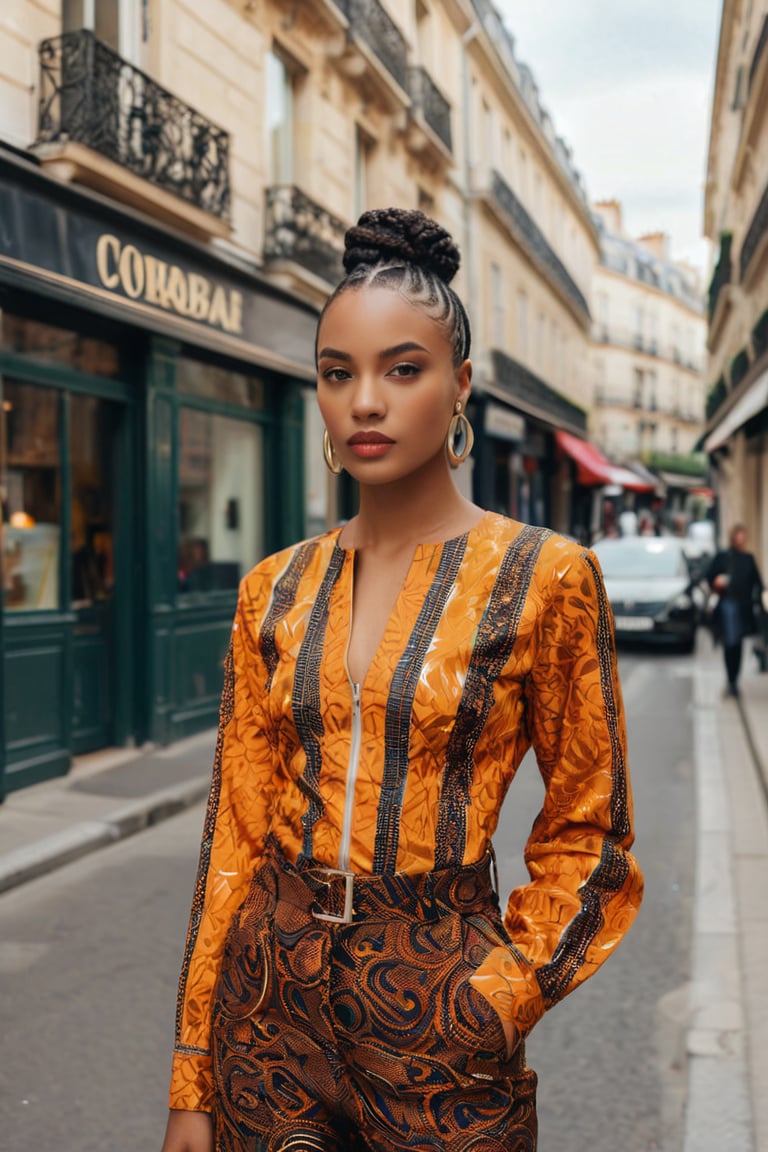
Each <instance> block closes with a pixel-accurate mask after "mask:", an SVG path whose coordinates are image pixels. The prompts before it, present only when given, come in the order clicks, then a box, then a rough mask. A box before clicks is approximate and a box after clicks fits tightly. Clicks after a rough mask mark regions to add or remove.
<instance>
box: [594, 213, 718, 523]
mask: <svg viewBox="0 0 768 1152" xmlns="http://www.w3.org/2000/svg"><path fill="white" fill-rule="evenodd" d="M595 214H596V218H597V220H598V228H599V233H600V247H601V258H600V263H599V264H598V265H597V266H596V268H595V274H594V289H593V299H594V310H595V315H594V323H593V329H592V331H593V340H594V372H595V394H594V409H593V418H592V425H591V430H592V435H593V438H594V440H595V442H596V443H597V444H598V446H599V447H600V448H601V449H602V450H603V451H604V452H605V453H606V454H607V455H608V456H610V458H611V459H612V460H616V461H618V462H622V463H632V462H637V461H639V462H641V463H644V464H645V465H647V466H650V467H651V468H653V470H654V471H655V473H656V474H657V475H658V476H659V479H660V488H666V489H670V488H671V489H673V492H674V495H673V498H672V500H671V506H672V507H673V508H674V507H675V505H676V504H677V505H678V506H679V505H681V504H684V500H682V499H681V497H682V496H683V495H684V493H685V491H686V489H695V488H698V487H701V486H702V485H703V482H704V479H705V464H704V462H703V460H702V459H696V458H694V450H695V449H696V447H697V442H698V441H699V439H700V437H701V429H702V425H703V421H704V374H703V370H704V361H705V339H706V319H705V316H704V308H703V297H702V291H701V284H700V277H699V274H698V273H697V272H696V270H695V269H692V268H689V267H687V266H686V265H682V264H678V263H674V262H673V261H672V260H671V259H670V257H669V251H668V240H667V238H666V236H665V235H663V234H657V235H653V236H645V237H641V238H640V239H639V240H632V239H630V238H629V237H628V236H627V235H626V234H625V232H624V228H623V224H622V214H621V205H620V204H619V203H618V202H617V201H606V202H603V203H598V204H596V205H595Z"/></svg>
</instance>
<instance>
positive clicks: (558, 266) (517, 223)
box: [491, 172, 589, 318]
mask: <svg viewBox="0 0 768 1152" xmlns="http://www.w3.org/2000/svg"><path fill="white" fill-rule="evenodd" d="M491 192H492V195H493V198H494V200H495V201H496V203H497V204H498V205H499V207H500V208H501V209H502V211H503V212H504V214H505V215H506V216H507V217H508V218H509V220H510V221H511V222H512V224H513V226H514V228H515V229H516V230H517V231H518V232H520V233H521V236H522V239H523V241H524V243H525V244H526V246H527V247H528V249H529V251H530V252H531V254H532V255H533V257H534V259H536V260H537V261H538V263H539V264H540V265H542V266H543V268H544V270H545V271H546V272H547V273H548V275H549V277H550V279H552V280H554V281H555V283H556V284H558V285H559V287H560V290H561V291H562V292H563V293H564V294H565V295H566V296H567V297H568V299H569V300H570V301H571V302H572V303H573V304H574V305H575V306H576V308H578V309H579V310H580V311H581V312H582V313H583V314H584V315H585V316H586V317H587V318H589V305H588V304H587V301H586V298H585V296H584V294H583V293H582V291H581V289H580V288H579V287H578V285H577V284H576V283H575V281H574V280H573V277H572V276H571V274H570V272H569V271H568V269H567V268H566V267H565V265H564V264H563V262H562V260H561V259H560V257H559V256H558V255H556V253H555V252H554V251H553V249H552V248H551V247H550V244H549V241H548V240H547V238H546V237H545V236H544V233H543V232H542V231H541V229H540V228H539V226H538V224H536V222H535V221H534V220H533V219H532V218H531V216H529V214H528V212H527V211H526V209H525V208H524V207H523V205H522V204H521V202H520V201H519V200H518V198H517V196H516V195H515V193H514V192H513V191H512V189H511V188H510V187H509V185H508V184H507V182H506V180H505V179H504V177H503V176H500V175H499V173H498V172H494V173H493V175H492V178H491Z"/></svg>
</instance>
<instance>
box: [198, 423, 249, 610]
mask: <svg viewBox="0 0 768 1152" xmlns="http://www.w3.org/2000/svg"><path fill="white" fill-rule="evenodd" d="M262 460H263V449H262V430H261V428H260V427H259V426H258V425H257V424H253V423H250V422H247V421H242V420H235V419H230V418H229V417H226V416H218V415H213V414H211V413H208V412H203V411H198V410H196V409H191V408H182V410H181V413H180V427H179V555H178V588H179V591H180V592H182V593H209V592H228V591H233V590H236V589H237V586H238V584H239V582H240V578H241V577H242V576H243V575H245V573H246V572H247V571H248V570H249V569H250V568H251V567H253V565H254V564H255V563H256V562H257V560H259V559H260V558H261V556H262V555H263V547H264V526H263V494H262V475H263V464H262Z"/></svg>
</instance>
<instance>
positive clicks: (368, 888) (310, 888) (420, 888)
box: [273, 845, 498, 924]
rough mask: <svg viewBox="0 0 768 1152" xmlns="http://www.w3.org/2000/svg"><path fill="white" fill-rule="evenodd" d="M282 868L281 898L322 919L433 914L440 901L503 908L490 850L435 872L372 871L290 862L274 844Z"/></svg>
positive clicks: (466, 907)
mask: <svg viewBox="0 0 768 1152" xmlns="http://www.w3.org/2000/svg"><path fill="white" fill-rule="evenodd" d="M273 853H274V854H275V855H276V856H277V859H276V860H275V863H276V864H277V866H278V892H277V895H278V899H284V900H288V901H289V902H290V903H297V904H299V905H300V906H302V907H307V908H308V909H309V910H310V911H311V913H312V915H313V916H314V917H315V919H317V920H324V921H326V922H328V923H331V924H352V923H353V922H354V921H356V920H365V919H371V918H372V917H375V916H377V915H382V916H392V915H395V916H397V915H402V916H413V915H414V914H415V915H418V916H420V917H424V916H425V915H426V916H427V917H430V913H431V914H432V915H435V916H436V915H438V914H439V910H438V905H442V906H443V907H446V906H447V907H448V908H450V909H452V910H453V911H455V912H458V913H460V914H462V913H464V914H469V913H472V912H476V911H480V910H482V909H487V908H488V905H489V903H490V904H491V905H492V906H494V907H495V908H498V897H497V895H496V890H497V888H498V884H497V882H496V860H495V857H494V855H493V850H492V849H491V850H489V851H488V852H487V853H486V854H485V856H483V857H482V859H481V860H478V861H476V862H475V863H473V864H464V865H460V866H458V867H455V868H440V869H435V870H434V871H431V872H417V873H409V872H393V873H383V874H380V875H373V876H372V875H368V874H363V873H359V872H348V871H344V870H343V869H339V868H330V867H327V866H325V865H322V864H320V863H318V861H316V860H311V859H306V858H305V857H299V859H298V860H297V862H296V863H295V864H291V863H290V862H288V861H287V860H286V859H285V858H284V857H283V856H282V853H281V852H280V849H279V848H278V847H277V845H273Z"/></svg>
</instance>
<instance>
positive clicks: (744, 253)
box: [739, 185, 768, 280]
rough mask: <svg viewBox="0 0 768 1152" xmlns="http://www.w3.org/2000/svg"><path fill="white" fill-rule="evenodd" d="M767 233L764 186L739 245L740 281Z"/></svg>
mask: <svg viewBox="0 0 768 1152" xmlns="http://www.w3.org/2000/svg"><path fill="white" fill-rule="evenodd" d="M767 231H768V185H766V188H765V191H764V192H763V195H762V196H761V197H760V203H759V204H758V206H757V209H756V211H755V214H754V216H753V217H752V222H751V224H750V225H749V229H748V231H747V234H746V236H745V237H744V241H743V243H742V245H741V256H740V258H739V270H740V272H741V279H742V280H743V279H744V277H745V275H746V273H747V269H748V268H749V266H750V264H751V263H752V260H753V259H754V257H755V254H756V252H757V250H758V248H759V247H760V245H761V242H762V240H763V237H764V236H765V233H766V232H767Z"/></svg>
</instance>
